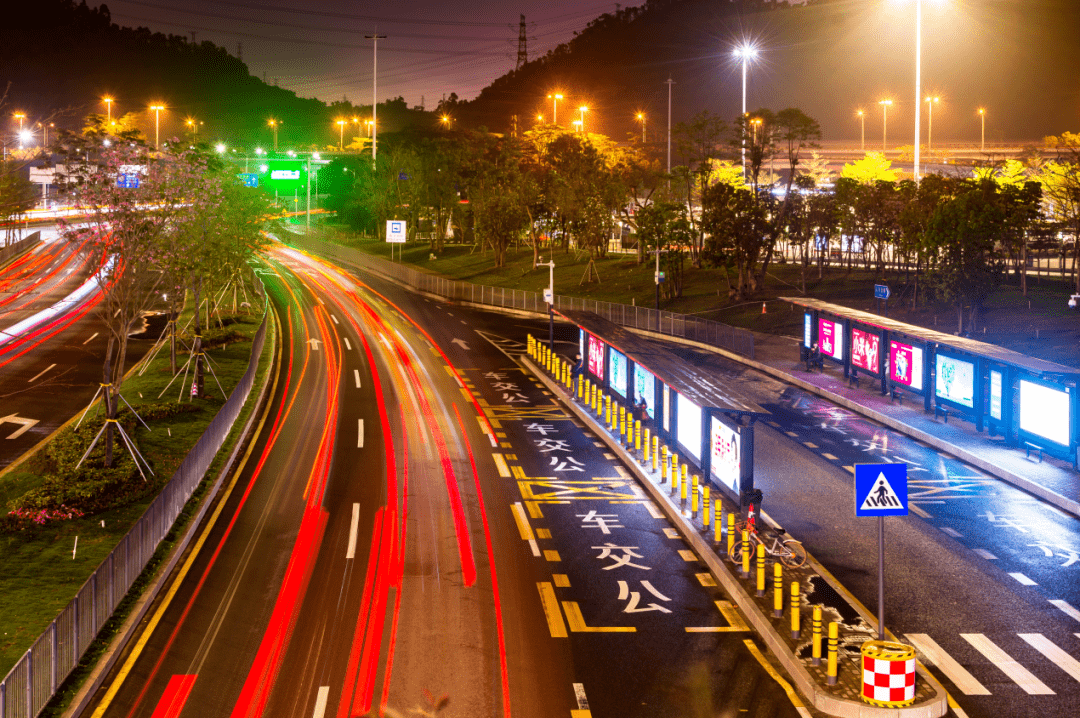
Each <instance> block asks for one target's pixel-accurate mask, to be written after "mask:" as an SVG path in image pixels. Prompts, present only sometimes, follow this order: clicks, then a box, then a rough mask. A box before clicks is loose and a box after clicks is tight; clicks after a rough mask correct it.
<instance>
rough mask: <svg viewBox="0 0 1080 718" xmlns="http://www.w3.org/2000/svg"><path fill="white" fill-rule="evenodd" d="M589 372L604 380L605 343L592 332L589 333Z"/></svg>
mask: <svg viewBox="0 0 1080 718" xmlns="http://www.w3.org/2000/svg"><path fill="white" fill-rule="evenodd" d="M589 373H590V374H592V375H593V376H595V377H596V378H597V379H599V380H600V381H603V380H604V343H603V342H602V341H600V340H599V339H597V338H596V337H594V336H593V335H592V334H590V335H589Z"/></svg>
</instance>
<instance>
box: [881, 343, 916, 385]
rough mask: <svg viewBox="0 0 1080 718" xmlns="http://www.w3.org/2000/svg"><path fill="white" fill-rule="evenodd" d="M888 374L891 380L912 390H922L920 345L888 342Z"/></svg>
mask: <svg viewBox="0 0 1080 718" xmlns="http://www.w3.org/2000/svg"><path fill="white" fill-rule="evenodd" d="M889 376H890V377H891V378H892V380H893V382H894V383H896V384H900V385H901V386H906V387H908V388H910V389H913V390H914V391H922V390H923V350H922V347H916V346H912V345H910V344H904V343H903V342H896V341H890V342H889Z"/></svg>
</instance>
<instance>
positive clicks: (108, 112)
mask: <svg viewBox="0 0 1080 718" xmlns="http://www.w3.org/2000/svg"><path fill="white" fill-rule="evenodd" d="M101 101H102V102H104V103H105V123H106V124H108V125H112V103H113V98H111V97H109V96H108V95H106V96H105V97H102V98H101Z"/></svg>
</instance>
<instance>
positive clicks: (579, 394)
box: [577, 374, 585, 401]
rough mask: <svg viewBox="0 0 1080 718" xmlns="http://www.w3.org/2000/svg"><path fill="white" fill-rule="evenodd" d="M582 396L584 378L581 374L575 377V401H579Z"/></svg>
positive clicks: (583, 393) (583, 394)
mask: <svg viewBox="0 0 1080 718" xmlns="http://www.w3.org/2000/svg"><path fill="white" fill-rule="evenodd" d="M584 396H585V377H583V376H581V374H578V375H577V400H578V401H581V399H582V398H583V397H584Z"/></svg>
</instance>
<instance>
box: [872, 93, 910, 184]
mask: <svg viewBox="0 0 1080 718" xmlns="http://www.w3.org/2000/svg"><path fill="white" fill-rule="evenodd" d="M878 104H879V105H881V152H882V153H883V154H884V152H885V147H886V145H885V139H886V135H887V133H888V131H889V106H890V105H891V104H892V100H882V101H881V102H879V103H878ZM916 136H918V133H916ZM916 174H918V171H916Z"/></svg>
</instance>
